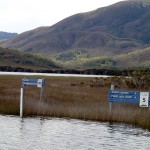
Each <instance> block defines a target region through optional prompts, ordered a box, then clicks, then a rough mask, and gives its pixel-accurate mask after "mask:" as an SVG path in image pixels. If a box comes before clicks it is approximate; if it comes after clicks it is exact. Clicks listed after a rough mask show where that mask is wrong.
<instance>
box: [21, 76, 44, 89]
mask: <svg viewBox="0 0 150 150" xmlns="http://www.w3.org/2000/svg"><path fill="white" fill-rule="evenodd" d="M22 85H23V86H25V85H31V86H37V87H43V86H44V85H45V80H44V79H31V78H23V79H22Z"/></svg>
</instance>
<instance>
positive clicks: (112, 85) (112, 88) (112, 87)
mask: <svg viewBox="0 0 150 150" xmlns="http://www.w3.org/2000/svg"><path fill="white" fill-rule="evenodd" d="M110 89H111V90H114V89H115V86H114V84H111V88H110ZM109 110H110V112H111V110H112V102H110V103H109Z"/></svg>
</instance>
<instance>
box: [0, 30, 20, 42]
mask: <svg viewBox="0 0 150 150" xmlns="http://www.w3.org/2000/svg"><path fill="white" fill-rule="evenodd" d="M16 35H17V33H8V32H2V31H0V40H7V39H10V38H12V37H15V36H16Z"/></svg>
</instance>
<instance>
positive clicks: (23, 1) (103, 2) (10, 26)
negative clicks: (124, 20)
mask: <svg viewBox="0 0 150 150" xmlns="http://www.w3.org/2000/svg"><path fill="white" fill-rule="evenodd" d="M118 1H122V0H0V31H5V32H17V33H22V32H25V31H28V30H32V29H35V28H37V27H40V26H51V25H53V24H55V23H57V22H59V21H61V20H62V19H64V18H66V17H69V16H71V15H74V14H77V13H82V12H88V11H92V10H95V9H97V8H100V7H105V6H108V5H111V4H114V3H116V2H118Z"/></svg>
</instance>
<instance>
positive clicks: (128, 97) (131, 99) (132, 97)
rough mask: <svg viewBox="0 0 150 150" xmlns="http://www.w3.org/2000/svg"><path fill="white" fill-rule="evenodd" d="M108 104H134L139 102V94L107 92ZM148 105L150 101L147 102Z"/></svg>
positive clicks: (134, 92) (133, 92)
mask: <svg viewBox="0 0 150 150" xmlns="http://www.w3.org/2000/svg"><path fill="white" fill-rule="evenodd" d="M109 101H110V102H124V103H135V104H139V102H140V92H138V91H124V90H110V91H109ZM149 103H150V100H149Z"/></svg>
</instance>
